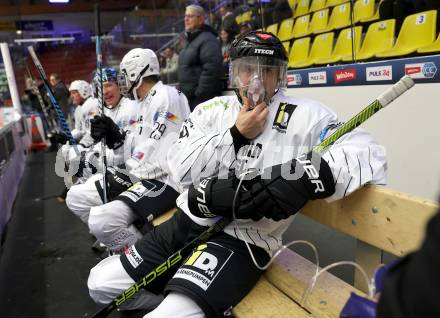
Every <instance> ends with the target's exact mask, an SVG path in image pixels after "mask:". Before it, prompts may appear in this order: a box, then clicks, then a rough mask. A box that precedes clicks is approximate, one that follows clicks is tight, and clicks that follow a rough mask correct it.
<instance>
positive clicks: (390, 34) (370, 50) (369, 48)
mask: <svg viewBox="0 0 440 318" xmlns="http://www.w3.org/2000/svg"><path fill="white" fill-rule="evenodd" d="M395 28H396V20H394V19H389V20H384V21H379V22H375V23H372V24H370V26H369V27H368V30H367V33H366V34H365V38H364V42H363V43H362V46H361V49H360V50H359V52H358V53H357V54H356V59H357V60H367V59H369V58H372V57H373V56H374V55H375V54H376V53H379V52H383V51H387V50H390V49H391V48H392V47H393V43H394V32H395ZM342 60H343V61H346V62H348V61H352V56H351V54H350V55H349V56H344V57H343V58H342Z"/></svg>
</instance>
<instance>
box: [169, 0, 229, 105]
mask: <svg viewBox="0 0 440 318" xmlns="http://www.w3.org/2000/svg"><path fill="white" fill-rule="evenodd" d="M222 60H223V58H222V54H221V48H220V43H219V41H218V40H217V32H216V31H215V30H214V29H213V28H212V27H210V26H209V25H206V24H205V10H203V8H202V7H200V6H198V5H189V6H187V7H186V10H185V43H184V45H183V49H182V51H180V54H179V63H178V65H179V66H178V73H177V74H178V80H179V87H180V90H181V91H182V92H183V93H184V94H185V95H186V97H187V98H188V101H189V104H190V108H191V110H193V109H194V107H195V106H196V105H198V104H200V103H201V102H203V101H206V100H208V99H210V98H213V97H214V96H218V95H220V93H221V89H222V87H223V85H222V74H223V72H222V65H223V63H222Z"/></svg>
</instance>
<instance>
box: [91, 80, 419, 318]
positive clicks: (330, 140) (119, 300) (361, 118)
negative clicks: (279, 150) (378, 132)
mask: <svg viewBox="0 0 440 318" xmlns="http://www.w3.org/2000/svg"><path fill="white" fill-rule="evenodd" d="M407 78H409V77H407V76H404V77H403V78H402V79H401V80H400V81H399V82H397V83H396V84H395V85H393V86H392V87H391V88H389V89H388V90H387V91H385V93H383V94H382V95H380V97H379V98H381V97H382V96H384V95H385V98H386V100H389V102H388V103H390V102H391V101H393V100H394V99H396V98H397V97H399V96H400V95H402V94H403V93H404V92H405V91H407V90H408V89H410V88H411V87H413V86H414V82H413V81H412V79H411V78H409V79H410V81H409V80H408V79H407ZM402 83H403V84H402ZM390 92H391V93H390ZM387 94H390V95H387ZM379 98H378V99H379ZM391 98H392V99H391ZM378 99H376V100H375V101H374V102H373V103H371V104H370V105H368V106H367V107H366V108H364V110H362V111H361V112H360V113H359V114H357V115H356V116H354V117H353V118H351V119H350V120H349V121H348V122H347V123H345V124H344V125H342V126H341V127H339V128H338V129H337V130H336V131H335V132H334V133H333V134H331V135H330V136H329V137H327V138H325V139H324V140H323V141H322V142H321V143H320V144H319V145H317V146H315V147H314V148H313V150H314V151H318V152H323V151H324V150H325V149H326V148H327V147H329V146H331V145H332V144H334V143H335V142H336V141H337V140H338V139H339V138H341V137H342V136H343V135H345V134H346V133H348V132H350V131H352V130H353V129H355V128H356V127H357V126H359V125H360V124H361V123H363V122H365V121H366V120H367V119H368V118H370V117H371V116H372V115H373V114H375V113H376V112H377V111H378V110H379V109H381V108H383V106H382V104H380V102H379V101H378ZM376 104H379V105H376ZM386 105H387V104H386ZM378 107H379V108H378ZM374 110H375V111H374ZM230 222H231V219H230V218H222V219H220V220H218V221H217V222H216V223H214V224H213V225H211V226H210V227H209V228H208V229H207V230H206V231H205V232H203V233H202V234H200V235H199V236H198V237H196V238H195V239H194V240H192V241H191V242H190V243H188V244H187V245H185V246H184V247H183V248H182V249H180V250H179V251H177V252H176V253H174V254H173V255H171V256H170V257H169V258H168V259H167V260H166V261H165V262H164V263H163V264H161V265H159V266H158V267H156V268H155V269H154V270H153V271H151V272H150V273H148V274H147V275H146V276H144V277H143V278H142V279H140V280H139V281H137V282H136V283H135V284H134V285H133V286H131V287H130V288H128V289H126V290H125V291H124V292H123V293H122V294H121V295H119V296H118V297H116V298H115V299H114V300H113V301H112V302H111V303H109V304H108V305H107V306H106V307H104V308H102V309H101V310H100V311H98V312H97V313H95V314H94V315H93V316H92V318H103V317H107V316H108V314H110V313H111V312H112V311H113V310H114V309H116V308H118V307H119V306H121V305H122V304H123V303H125V302H126V301H127V300H128V299H130V298H131V297H133V296H134V295H135V294H137V293H138V292H139V290H140V289H141V288H145V287H146V286H148V285H149V284H150V283H151V282H152V281H154V279H155V278H156V277H157V276H159V275H157V273H158V272H160V273H161V274H163V272H165V271H166V270H168V269H170V268H172V267H174V266H175V265H176V264H178V263H179V262H180V260H181V258H182V256H181V255H182V254H185V253H187V252H189V251H191V250H192V249H193V248H195V247H197V246H198V245H199V244H201V243H204V242H206V241H207V240H209V238H211V237H212V236H213V235H215V234H216V233H218V232H220V231H221V230H223V229H224V228H225V227H226V226H227V225H228V224H229V223H230ZM164 269H165V270H164Z"/></svg>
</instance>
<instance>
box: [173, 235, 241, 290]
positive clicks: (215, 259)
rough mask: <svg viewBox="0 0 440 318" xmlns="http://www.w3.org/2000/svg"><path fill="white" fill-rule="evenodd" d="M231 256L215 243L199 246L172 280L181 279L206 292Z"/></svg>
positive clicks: (230, 251)
mask: <svg viewBox="0 0 440 318" xmlns="http://www.w3.org/2000/svg"><path fill="white" fill-rule="evenodd" d="M214 253H215V255H214ZM233 254H234V252H233V251H232V250H230V249H229V248H226V247H223V246H221V245H219V244H216V243H208V244H202V245H199V247H198V248H197V249H196V250H195V251H194V252H193V253H192V255H191V256H190V257H189V258H188V259H187V260H186V261H185V263H184V264H183V265H182V266H181V267H180V268H179V270H178V271H177V272H176V274H175V275H174V277H173V279H176V278H177V279H183V280H186V281H189V282H191V283H193V284H195V285H196V286H198V287H200V288H201V289H203V290H207V289H208V288H209V286H210V285H211V284H212V282H213V281H214V280H215V279H216V277H217V276H218V274H219V273H220V272H221V270H222V268H223V267H224V266H225V265H226V263H227V262H228V261H229V259H230V258H231V256H232V255H233Z"/></svg>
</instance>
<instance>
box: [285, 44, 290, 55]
mask: <svg viewBox="0 0 440 318" xmlns="http://www.w3.org/2000/svg"><path fill="white" fill-rule="evenodd" d="M283 46H284V49H285V50H286V53H287V55H289V48H290V42H289V41H286V42H283Z"/></svg>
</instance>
